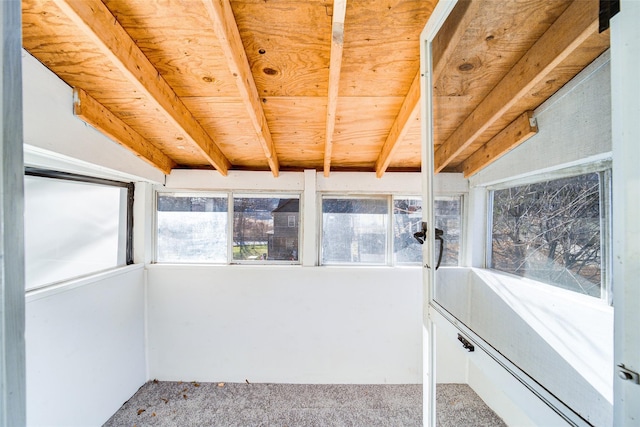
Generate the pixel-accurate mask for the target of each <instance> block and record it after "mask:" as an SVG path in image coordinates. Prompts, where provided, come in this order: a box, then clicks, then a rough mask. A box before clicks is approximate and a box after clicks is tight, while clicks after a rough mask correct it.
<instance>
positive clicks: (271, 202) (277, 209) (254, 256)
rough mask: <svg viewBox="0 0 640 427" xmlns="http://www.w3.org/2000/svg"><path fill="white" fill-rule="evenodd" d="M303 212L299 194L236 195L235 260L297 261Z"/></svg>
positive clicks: (234, 201)
mask: <svg viewBox="0 0 640 427" xmlns="http://www.w3.org/2000/svg"><path fill="white" fill-rule="evenodd" d="M299 212H300V200H299V199H298V198H297V197H295V198H293V197H287V198H281V197H274V196H235V197H234V199H233V260H234V261H256V260H272V261H297V260H298V227H296V226H295V223H296V222H297V221H296V220H295V218H296V215H298V214H299ZM292 214H293V215H292ZM291 218H293V221H292V220H291ZM292 222H293V224H294V226H291V225H290V224H291V223H292Z"/></svg>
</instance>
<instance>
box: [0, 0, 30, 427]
mask: <svg viewBox="0 0 640 427" xmlns="http://www.w3.org/2000/svg"><path fill="white" fill-rule="evenodd" d="M0 22H1V24H0V25H1V26H2V29H1V30H2V31H1V34H2V35H1V37H2V43H0V54H1V56H2V83H1V84H0V94H1V95H2V116H1V117H0V122H1V123H2V137H1V140H0V150H1V153H0V159H1V160H2V163H1V164H0V427H20V426H24V425H25V424H26V404H25V400H26V391H25V390H26V388H25V383H26V376H25V343H24V324H25V315H24V226H23V222H24V221H23V217H24V201H23V199H24V165H23V158H22V66H21V62H22V58H21V51H20V49H21V46H22V28H21V7H20V1H19V0H3V1H2V2H0Z"/></svg>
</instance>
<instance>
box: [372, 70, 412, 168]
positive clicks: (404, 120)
mask: <svg viewBox="0 0 640 427" xmlns="http://www.w3.org/2000/svg"><path fill="white" fill-rule="evenodd" d="M418 101H420V70H418V72H417V73H416V76H415V77H414V78H413V82H412V83H411V87H410V88H409V92H408V93H407V96H406V97H405V98H404V101H402V105H401V106H400V111H399V112H398V115H397V116H396V118H395V120H394V121H393V124H392V125H391V129H390V130H389V135H388V136H387V139H386V140H385V141H384V144H383V145H382V150H380V154H379V155H378V159H377V160H376V176H377V177H378V178H381V177H382V175H384V173H385V171H386V170H387V168H388V167H389V163H391V158H392V157H393V153H394V152H395V151H396V150H397V148H398V147H399V146H400V142H402V140H403V139H404V137H405V136H407V133H408V132H409V128H410V127H411V125H412V124H413V123H414V121H415V120H416V119H417V118H418V115H419V114H420V108H419V102H418Z"/></svg>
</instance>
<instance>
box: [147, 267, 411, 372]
mask: <svg viewBox="0 0 640 427" xmlns="http://www.w3.org/2000/svg"><path fill="white" fill-rule="evenodd" d="M420 274H421V271H420V268H390V267H378V268H362V267H350V268H349V267H301V266H267V267H265V266H170V265H151V266H149V270H148V280H149V288H148V322H149V324H148V348H149V371H150V374H149V375H150V378H157V379H159V380H183V381H191V380H198V381H226V382H244V381H245V380H249V381H250V382H278V383H362V384H366V383H382V384H384V383H420V382H421V381H422V349H421V347H422V341H421V334H422V326H421V324H422V311H421V309H422V300H421V283H420Z"/></svg>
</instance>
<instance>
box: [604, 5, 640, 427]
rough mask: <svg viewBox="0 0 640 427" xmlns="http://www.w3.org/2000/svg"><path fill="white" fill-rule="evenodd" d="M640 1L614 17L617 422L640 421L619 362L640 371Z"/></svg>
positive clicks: (636, 390)
mask: <svg viewBox="0 0 640 427" xmlns="http://www.w3.org/2000/svg"><path fill="white" fill-rule="evenodd" d="M639 22H640V2H638V1H633V0H622V1H621V2H620V13H618V14H617V15H616V16H614V17H613V19H612V20H611V101H612V129H613V167H612V169H613V186H612V210H613V221H612V222H613V227H612V235H613V248H612V259H613V275H612V277H613V306H614V358H613V360H614V363H615V365H616V366H615V367H614V372H615V379H614V386H613V393H614V403H613V425H616V426H627V425H628V426H631V425H639V424H640V384H637V383H634V382H633V381H632V380H623V379H621V378H620V377H619V376H618V375H619V374H620V370H619V368H618V367H617V365H619V364H624V366H625V367H626V368H627V369H630V370H632V371H635V372H640V327H639V326H638V325H640V167H639V165H640V148H639V147H640V127H639V126H638V120H639V119H640V80H639V79H638V68H639V67H640V26H638V23H639Z"/></svg>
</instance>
